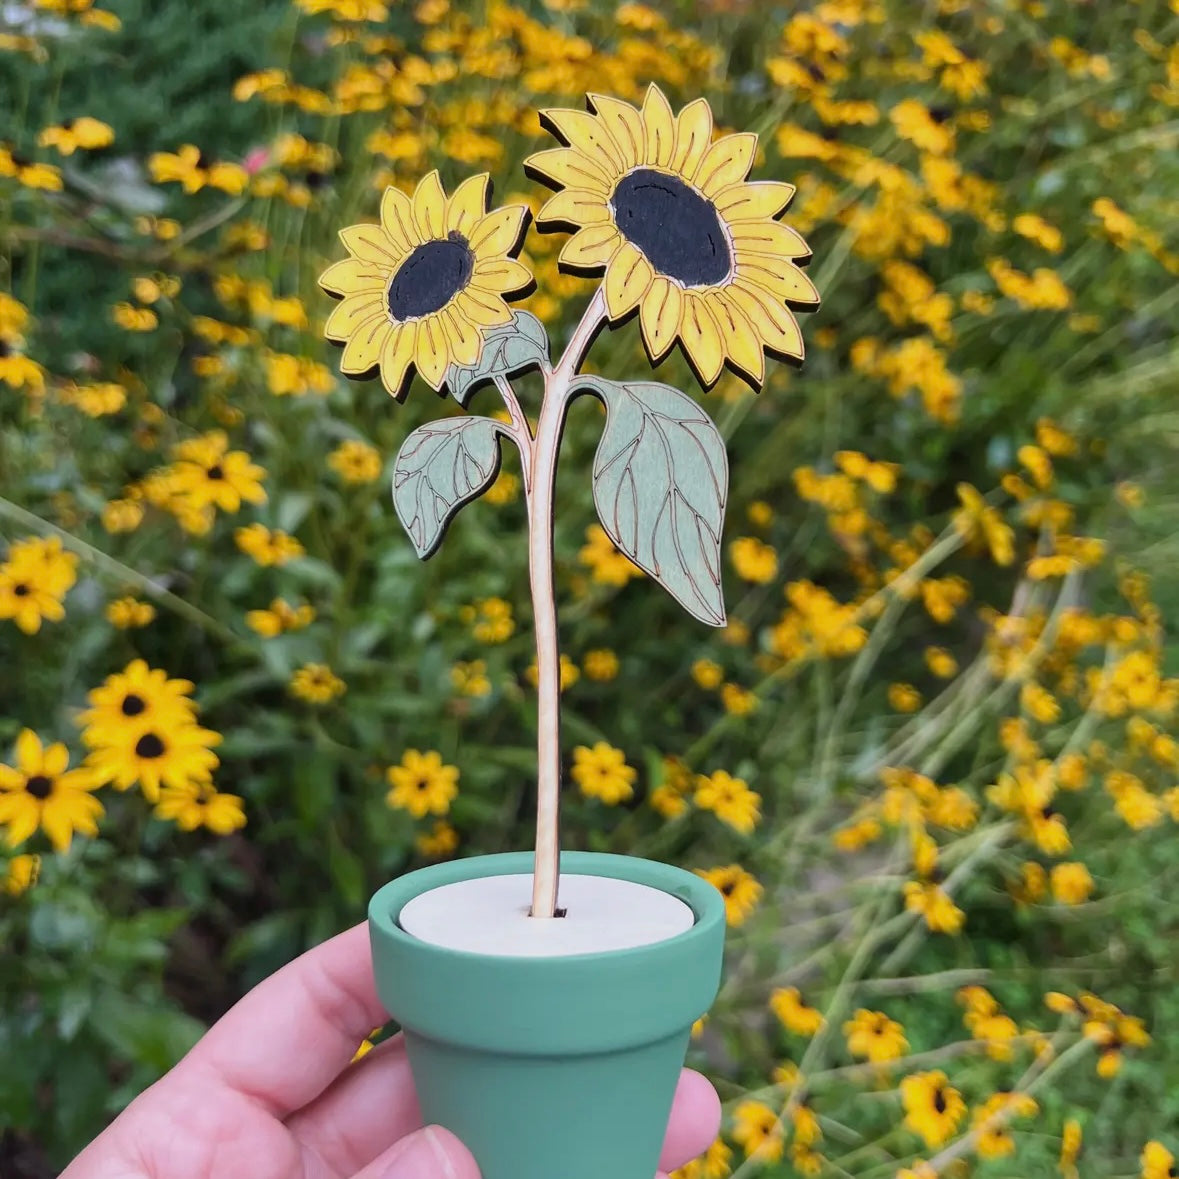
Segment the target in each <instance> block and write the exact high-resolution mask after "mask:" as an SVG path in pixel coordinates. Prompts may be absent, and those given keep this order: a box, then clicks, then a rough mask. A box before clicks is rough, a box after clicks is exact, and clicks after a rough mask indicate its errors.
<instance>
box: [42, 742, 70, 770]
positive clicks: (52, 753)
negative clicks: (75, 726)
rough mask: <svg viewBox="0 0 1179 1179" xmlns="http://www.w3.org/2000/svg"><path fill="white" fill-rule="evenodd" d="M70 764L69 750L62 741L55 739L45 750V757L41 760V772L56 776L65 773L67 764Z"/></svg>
mask: <svg viewBox="0 0 1179 1179" xmlns="http://www.w3.org/2000/svg"><path fill="white" fill-rule="evenodd" d="M69 764H70V755H69V751H68V750H67V749H66V747H65V746H64V745H63V744H62V743H61V742H60V741H55V742H54V743H53V744H52V745H50V746H49V748H48V749H46V750H45V757H44V760H43V761H42V762H41V772H42V773H43V774H47V775H48V776H49V777H50V778H56V777H57V776H58V775H59V774H64V773H65V771H66V766H68V765H69Z"/></svg>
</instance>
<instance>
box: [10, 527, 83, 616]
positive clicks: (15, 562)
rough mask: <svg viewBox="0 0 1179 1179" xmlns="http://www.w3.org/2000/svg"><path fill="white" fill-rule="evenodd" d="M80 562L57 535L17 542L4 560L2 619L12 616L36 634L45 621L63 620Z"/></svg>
mask: <svg viewBox="0 0 1179 1179" xmlns="http://www.w3.org/2000/svg"><path fill="white" fill-rule="evenodd" d="M77 566H78V558H77V557H76V556H75V555H74V554H73V553H70V552H66V551H65V550H64V549H63V548H62V543H61V541H60V540H58V538H57V537H55V536H54V537H50V538H49V539H48V540H41V539H40V538H38V537H29V538H28V539H26V540H21V541H16V542H15V543H13V544H12V545H11V546H10V547H9V550H8V557H7V559H6V560H5V561H4V563H3V564H0V619H4V618H10V619H12V621H13V622H15V623H16V625H17V626H18V627H19V628H20V629H21V630H22V631H24V633H25V634H27V635H34V634H36V633H37V632H38V631H39V630H40V629H41V623H42V622H43V621H46V620H47V621H49V622H60V621H61V620H62V619H63V618H64V617H65V607H64V606H63V605H62V602H63V599H64V598H65V596H66V594H67V593H68V592H69V590H70V588H71V586H73V584H74V582H75V581H76V580H77Z"/></svg>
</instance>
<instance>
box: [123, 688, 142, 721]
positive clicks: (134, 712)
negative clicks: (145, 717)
mask: <svg viewBox="0 0 1179 1179" xmlns="http://www.w3.org/2000/svg"><path fill="white" fill-rule="evenodd" d="M146 708H147V701H146V700H144V698H143V697H142V696H136V695H135V693H134V692H128V693H127V695H126V696H124V697H123V706H122V709H123V715H124V716H138V715H139V714H140V713H141V712H143V711H144V709H146Z"/></svg>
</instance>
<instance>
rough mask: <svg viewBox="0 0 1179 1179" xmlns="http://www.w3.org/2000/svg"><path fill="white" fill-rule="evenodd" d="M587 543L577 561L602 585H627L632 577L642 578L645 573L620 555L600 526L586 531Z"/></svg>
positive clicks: (592, 525) (594, 525)
mask: <svg viewBox="0 0 1179 1179" xmlns="http://www.w3.org/2000/svg"><path fill="white" fill-rule="evenodd" d="M585 540H586V543H585V544H584V545H583V546H582V548H581V550H580V552H578V554H577V559H578V560H579V561H580V562H581V563H582V564H583V565H585V566H586V567H587V568H588V569H589V570H590V576H591V577H592V578H593V580H594V581H596V582H598V583H600V584H601V585H615V586H621V585H626V583H627V582H628V581H630V579H631V578H632V577H642V576H643V571H642V570H641V569H640V568H639V567H638V566H637V565H636V564H635V563H634V562H633V561H632V560H631V559H630V558H629V557H627V556H625V555H624V554H623V553H620V552H619V551H618V549H617V548H615V546H614V542H613V541H612V540H611V539H610V537H609V536H608V535H607V534H606V530H605V529H604V528H603V527H602V526H601V525H600V524H591V525H590V526H589V527H588V528H587V529H586V530H585Z"/></svg>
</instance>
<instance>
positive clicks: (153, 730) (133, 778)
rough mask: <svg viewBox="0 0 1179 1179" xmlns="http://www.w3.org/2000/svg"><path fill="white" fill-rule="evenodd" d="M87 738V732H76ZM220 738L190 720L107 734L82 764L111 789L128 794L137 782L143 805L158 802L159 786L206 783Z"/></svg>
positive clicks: (154, 724) (209, 776)
mask: <svg viewBox="0 0 1179 1179" xmlns="http://www.w3.org/2000/svg"><path fill="white" fill-rule="evenodd" d="M82 738H83V740H87V733H86V732H84V733H83V734H82ZM220 742H221V734H220V733H215V732H213V731H212V730H210V729H203V728H201V727H200V725H198V724H195V723H194V722H193V721H191V720H190V721H185V722H175V721H172V722H170V723H159V722H156V723H153V724H152V725H150V726H148V725H145V726H143V727H141V728H133V729H130V730H129V731H124V732H122V733H120V734H117V735H116V734H113V733H112V735H111V736H110V737H109V738H108V739H106V740H103V741H101V742H94V738H93V732H91V737H90V740H87V744H91V743H93V748H92V749H91V752H90V756H89V757H88V758H87V759H86V764H87V766H88V767H90V769H92V770H93V771H94V774H95V776H96V777H97V778H98V780H99V782H102V783H106V782H109V783H110V784H111V785H112V786H113V787H114V788H115V789H116V790H128V789H130V788H131V787H132V786H134V785H135V784H136V783H137V782H138V783H139V785H140V787H141V789H142V790H143V796H144V798H146V799H147V801H148V802H158V801H159V799H160V789H161V787H163V786H171V787H173V788H183V787H185V786H187V785H188V783H190V782H194V781H195V782H208V781H209V780H210V778H211V776H212V773H213V770H215V769H216V768H217V766H218V765H219V764H220V759H219V758H218V756H217V755H216V754H215V753H214V752H213V749H212V747H213V746H214V745H218V744H220Z"/></svg>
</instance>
